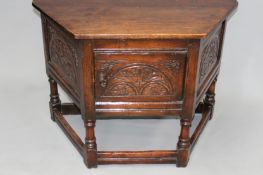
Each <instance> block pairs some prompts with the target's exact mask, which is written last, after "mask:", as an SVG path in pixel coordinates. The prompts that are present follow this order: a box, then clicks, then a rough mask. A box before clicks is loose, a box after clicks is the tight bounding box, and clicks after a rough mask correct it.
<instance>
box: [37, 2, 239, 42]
mask: <svg viewBox="0 0 263 175" xmlns="http://www.w3.org/2000/svg"><path fill="white" fill-rule="evenodd" d="M33 5H34V6H35V7H36V8H37V9H39V10H40V11H41V12H42V13H45V14H46V15H47V16H49V17H50V18H52V19H53V20H54V21H56V22H57V23H58V24H60V25H61V26H62V27H63V28H64V29H65V30H67V31H68V32H69V33H71V34H72V36H74V37H75V38H77V39H102V38H109V39H113V38H118V39H120V38H125V39H127V38H137V39H138V38H184V39H185V38H191V39H192V38H203V37H206V36H207V35H208V34H209V33H210V32H211V31H212V30H213V29H214V27H216V26H217V25H218V24H219V23H222V22H223V21H224V20H225V19H226V18H227V17H228V16H229V14H230V13H231V12H232V11H233V9H234V8H236V6H237V2H236V0H179V1H178V0H176V1H175V0H151V1H149V0H135V1H134V0H125V1H124V0H110V1H107V0H74V1H72V0H56V1H54V0H34V1H33Z"/></svg>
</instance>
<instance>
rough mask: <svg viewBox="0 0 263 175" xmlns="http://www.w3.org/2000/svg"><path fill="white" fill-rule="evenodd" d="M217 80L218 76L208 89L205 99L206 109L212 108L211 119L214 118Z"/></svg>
mask: <svg viewBox="0 0 263 175" xmlns="http://www.w3.org/2000/svg"><path fill="white" fill-rule="evenodd" d="M216 81H217V78H216V79H215V80H214V81H213V82H212V84H211V85H210V87H209V88H208V90H207V92H206V96H205V99H204V107H205V109H206V110H211V113H210V120H211V119H212V117H213V112H214V105H215V87H216Z"/></svg>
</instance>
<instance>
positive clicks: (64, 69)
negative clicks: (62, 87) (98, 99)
mask: <svg viewBox="0 0 263 175" xmlns="http://www.w3.org/2000/svg"><path fill="white" fill-rule="evenodd" d="M47 31H48V34H49V48H48V50H49V60H48V63H49V64H50V65H51V66H52V67H54V71H55V72H56V73H57V74H58V76H60V77H61V78H62V79H64V80H66V82H65V83H66V84H67V86H70V88H71V89H72V90H73V91H74V93H75V94H76V95H77V96H79V73H78V72H79V71H78V70H79V66H80V65H79V60H78V53H77V51H76V49H75V47H74V46H73V44H72V43H71V41H70V39H68V38H67V37H66V36H65V34H64V33H62V32H61V31H59V30H58V29H56V28H55V27H54V26H52V25H51V24H49V25H47Z"/></svg>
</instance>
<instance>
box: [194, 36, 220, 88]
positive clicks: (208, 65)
mask: <svg viewBox="0 0 263 175" xmlns="http://www.w3.org/2000/svg"><path fill="white" fill-rule="evenodd" d="M219 44H220V38H219V34H218V33H217V34H215V36H214V37H213V38H212V39H211V40H210V41H209V42H208V44H207V46H206V47H205V48H204V50H203V52H202V55H201V64H200V73H199V83H201V82H202V81H203V80H204V79H205V77H206V76H207V75H208V74H209V73H210V72H211V70H212V69H213V68H214V66H215V65H216V63H217V61H218V53H219Z"/></svg>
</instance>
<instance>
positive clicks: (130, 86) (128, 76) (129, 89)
mask: <svg viewBox="0 0 263 175" xmlns="http://www.w3.org/2000/svg"><path fill="white" fill-rule="evenodd" d="M106 64H107V63H106ZM106 81H107V82H108V84H107V86H106V87H105V91H104V96H140V95H141V96H161V95H171V94H172V93H173V88H172V85H171V83H170V81H169V80H168V78H167V77H166V76H165V75H164V74H163V73H162V72H160V71H159V70H158V69H156V68H154V67H152V66H149V65H130V66H127V67H125V68H122V69H120V70H118V71H117V72H115V73H113V74H109V76H108V77H106Z"/></svg>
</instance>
